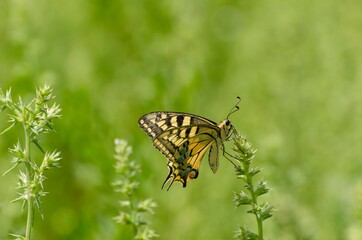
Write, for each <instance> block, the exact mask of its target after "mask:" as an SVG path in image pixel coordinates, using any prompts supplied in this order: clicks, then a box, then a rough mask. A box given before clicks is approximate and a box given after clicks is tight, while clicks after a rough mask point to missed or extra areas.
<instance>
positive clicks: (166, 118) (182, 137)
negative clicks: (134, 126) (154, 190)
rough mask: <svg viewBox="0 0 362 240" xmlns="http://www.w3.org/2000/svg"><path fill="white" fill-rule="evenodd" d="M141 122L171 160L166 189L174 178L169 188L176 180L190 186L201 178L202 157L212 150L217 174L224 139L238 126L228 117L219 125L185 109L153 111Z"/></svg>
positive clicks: (158, 146)
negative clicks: (184, 110) (193, 181)
mask: <svg viewBox="0 0 362 240" xmlns="http://www.w3.org/2000/svg"><path fill="white" fill-rule="evenodd" d="M236 108H237V106H236ZM229 115H230V114H229ZM138 124H139V126H140V127H141V128H142V129H143V130H144V131H145V132H146V133H147V134H148V136H149V137H150V138H151V139H152V141H153V145H154V146H155V147H156V148H157V149H158V150H160V151H161V152H162V154H164V155H165V156H166V158H167V159H168V163H167V166H168V168H169V170H170V172H169V174H168V176H167V177H166V180H165V181H164V183H163V185H162V188H163V187H164V186H165V184H166V183H167V182H168V181H171V183H170V185H169V186H168V188H167V189H169V188H170V187H171V185H172V184H173V183H174V182H175V181H178V182H181V184H182V185H183V187H186V185H187V182H188V181H189V180H190V179H195V178H197V177H198V175H199V169H200V163H201V160H202V158H203V156H204V155H205V153H206V152H207V151H208V150H209V165H210V168H211V170H212V171H213V172H214V173H215V172H216V171H217V169H218V165H219V149H220V148H223V142H224V141H225V140H227V139H228V138H229V136H230V135H231V133H232V132H233V131H232V129H234V128H233V127H232V125H231V123H230V121H229V120H228V119H226V120H224V121H221V122H220V123H219V124H217V123H215V122H213V121H211V120H208V119H206V118H204V117H200V116H197V115H193V114H188V113H182V112H151V113H148V114H145V115H143V116H142V117H141V118H140V119H139V120H138ZM234 130H235V129H234Z"/></svg>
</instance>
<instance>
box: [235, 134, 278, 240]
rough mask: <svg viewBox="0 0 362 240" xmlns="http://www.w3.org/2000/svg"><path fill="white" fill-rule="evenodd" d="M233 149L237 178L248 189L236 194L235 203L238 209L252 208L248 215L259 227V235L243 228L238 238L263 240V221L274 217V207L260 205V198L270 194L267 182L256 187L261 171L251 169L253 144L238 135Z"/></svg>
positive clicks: (253, 153)
mask: <svg viewBox="0 0 362 240" xmlns="http://www.w3.org/2000/svg"><path fill="white" fill-rule="evenodd" d="M233 149H234V151H235V152H236V155H235V156H234V158H235V159H236V160H237V164H236V165H235V170H236V176H237V178H238V179H241V180H242V181H243V182H244V183H245V186H244V188H245V189H246V192H245V191H244V190H241V191H240V192H236V193H235V194H234V202H235V205H236V206H237V207H239V206H241V205H247V206H250V209H249V210H248V211H247V213H251V214H253V215H254V216H255V219H256V222H257V226H258V234H256V233H254V232H252V231H250V230H249V229H248V228H247V227H245V226H243V227H240V228H239V229H238V230H237V233H236V237H237V238H238V239H242V240H263V239H264V237H263V234H264V233H263V221H264V220H266V219H268V218H270V217H272V211H273V207H272V206H269V204H268V203H262V204H260V203H259V202H258V198H259V197H260V196H262V195H264V194H266V193H268V192H269V188H268V187H267V185H266V181H259V182H258V183H257V185H256V186H254V183H253V177H254V176H255V175H257V174H258V173H260V169H258V168H256V167H251V163H252V161H253V159H254V156H255V153H256V149H253V148H252V145H251V143H250V142H248V141H247V140H246V138H244V137H240V136H239V135H236V136H235V138H234V148H233Z"/></svg>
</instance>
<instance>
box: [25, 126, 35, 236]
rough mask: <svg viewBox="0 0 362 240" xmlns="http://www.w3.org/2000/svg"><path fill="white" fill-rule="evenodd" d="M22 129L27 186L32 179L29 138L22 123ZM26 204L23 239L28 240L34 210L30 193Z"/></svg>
mask: <svg viewBox="0 0 362 240" xmlns="http://www.w3.org/2000/svg"><path fill="white" fill-rule="evenodd" d="M23 128H24V135H25V157H26V161H25V165H26V178H27V181H28V183H27V184H29V181H30V179H32V174H31V160H30V136H29V133H28V129H27V127H26V126H25V123H23ZM27 204H28V216H27V221H26V232H25V239H26V240H30V236H31V228H32V226H33V219H34V208H33V198H32V196H31V192H28V193H27Z"/></svg>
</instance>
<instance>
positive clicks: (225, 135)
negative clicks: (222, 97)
mask: <svg viewBox="0 0 362 240" xmlns="http://www.w3.org/2000/svg"><path fill="white" fill-rule="evenodd" d="M218 127H219V128H220V129H221V131H220V135H221V139H222V141H225V140H228V139H229V138H230V136H231V135H232V134H233V133H234V131H235V128H234V126H233V125H232V124H231V122H230V120H229V119H225V120H223V121H221V122H220V123H219V124H218Z"/></svg>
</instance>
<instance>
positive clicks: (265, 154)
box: [0, 0, 362, 240]
mask: <svg viewBox="0 0 362 240" xmlns="http://www.w3.org/2000/svg"><path fill="white" fill-rule="evenodd" d="M361 9H362V2H361V1H357V0H347V1H333V0H329V1H328V0H324V1H313V0H305V1H298V0H285V1H268V0H261V1H248V0H244V1H228V0H211V1H210V0H208V1H205V0H201V1H162V0H161V1H147V0H129V1H99V0H98V1H96V0H90V1H84V0H80V1H70V0H65V1H44V0H34V1H26V0H3V1H0V83H1V85H0V87H1V88H2V89H3V90H6V89H8V88H10V87H11V88H12V91H13V94H14V98H15V97H16V96H17V95H21V96H22V97H23V98H25V99H27V98H30V97H32V96H33V94H34V92H35V88H36V87H37V86H40V85H42V84H44V83H48V84H50V85H51V87H52V88H54V93H55V95H56V96H57V99H56V102H58V103H59V104H60V105H61V108H62V109H63V111H62V119H60V120H57V121H56V124H55V128H56V130H57V133H56V134H49V135H47V136H45V137H43V138H42V143H43V145H44V146H45V148H46V149H54V148H57V149H58V150H60V151H61V152H62V157H63V159H62V161H61V165H62V168H61V169H56V170H52V171H49V172H48V173H47V176H48V179H47V181H46V182H45V190H46V191H48V192H49V194H48V195H47V196H46V197H44V198H43V202H42V203H43V212H44V215H45V219H44V220H42V219H41V218H40V216H39V214H38V213H36V217H35V228H34V234H33V236H34V239H40V240H42V239H129V237H127V236H129V235H127V232H129V229H128V228H127V227H123V226H119V225H117V224H115V222H114V220H113V219H112V218H113V217H114V216H116V215H117V214H118V210H119V206H118V201H119V200H120V199H121V196H120V195H119V194H116V193H114V192H113V189H112V186H111V182H112V181H113V180H114V179H115V173H114V168H113V166H114V164H115V160H114V159H113V158H112V155H113V139H114V138H116V137H121V138H124V139H126V140H128V141H129V143H130V144H131V145H132V146H133V150H134V153H133V154H132V155H131V158H132V159H133V160H135V161H137V162H138V163H139V164H141V166H142V174H140V176H139V177H140V178H139V180H140V189H139V192H138V195H139V196H140V197H142V198H144V197H152V198H153V199H154V200H155V201H156V202H157V203H158V208H157V209H156V214H155V215H153V216H151V217H150V218H149V219H150V220H151V221H152V225H151V226H152V228H153V229H155V230H156V232H157V233H158V234H159V235H160V238H159V239H167V240H168V239H172V240H173V239H175V240H178V239H198V240H199V239H231V238H232V236H233V235H234V231H235V230H236V228H237V226H238V225H247V226H249V227H254V222H255V221H254V219H253V218H252V216H251V215H250V216H249V214H248V215H247V214H245V210H246V208H243V207H241V208H237V209H235V207H234V204H233V202H232V198H233V192H234V191H238V190H239V189H240V187H241V182H239V181H238V180H236V179H235V175H234V172H233V168H232V166H231V165H230V164H229V163H228V162H227V161H226V160H225V159H224V158H221V161H220V168H219V170H218V173H217V174H216V175H214V174H212V172H211V170H210V169H209V167H208V164H207V161H206V159H205V160H204V161H203V163H202V167H201V171H200V175H199V178H198V179H197V180H194V181H191V182H190V183H189V185H188V187H187V188H185V189H183V188H182V187H181V186H180V185H179V184H174V186H173V187H172V188H171V189H170V191H168V192H167V191H165V190H161V189H160V187H161V184H162V182H163V181H164V179H165V177H166V175H167V174H168V169H167V167H166V159H165V158H164V156H163V155H161V154H160V153H159V152H158V151H157V150H155V149H154V148H153V147H152V144H151V141H150V139H149V138H148V137H147V136H146V134H145V133H143V132H142V131H141V130H140V129H139V128H138V126H137V120H138V118H139V117H140V116H141V115H143V114H145V113H147V112H150V111H155V110H169V111H184V112H190V113H194V114H198V115H202V116H205V117H207V118H209V119H211V120H214V121H216V122H218V121H220V120H223V119H224V118H225V117H226V115H227V113H228V111H229V109H230V108H231V107H232V106H233V105H234V104H235V100H236V96H240V97H241V98H242V102H241V104H240V107H241V110H240V111H238V112H237V113H235V114H233V115H232V117H231V120H232V122H233V124H234V125H235V127H236V128H237V129H238V131H239V132H241V133H243V134H245V135H246V136H247V138H248V139H249V140H250V141H251V142H252V143H253V144H254V147H256V148H257V149H258V152H257V156H256V158H255V162H254V164H256V165H257V166H259V167H261V168H262V169H263V171H262V174H261V175H262V178H263V179H264V180H267V181H268V185H269V186H270V187H271V188H272V191H271V192H270V194H267V195H266V196H265V197H264V198H263V199H262V200H263V201H268V202H269V203H270V204H271V205H273V206H275V208H276V212H275V216H274V217H273V218H272V219H269V220H267V221H266V222H265V236H266V238H267V239H283V240H284V239H328V240H333V239H349V240H357V239H362V151H361V143H362V124H361V119H362V107H361V105H362V104H361V103H362V94H361V92H362V14H361ZM6 121H7V118H6V113H1V115H0V128H1V129H5V128H6V127H7V126H8V125H7V122H6ZM20 134H21V131H19V129H17V130H15V129H14V130H12V131H11V132H8V133H6V134H5V135H2V136H0V171H1V173H3V172H5V170H7V169H8V168H9V167H10V166H11V163H10V160H11V157H12V156H11V155H10V154H9V153H8V148H9V147H11V146H12V145H13V143H14V142H16V139H17V138H18V136H20ZM230 145H231V144H227V147H228V148H229V149H230V147H231V146H230ZM229 151H230V150H229ZM0 179H1V180H0V239H8V238H9V236H8V233H9V232H12V233H22V231H24V228H25V227H24V226H25V218H26V216H25V214H24V213H22V212H21V206H20V204H16V203H15V204H14V203H10V201H11V200H12V199H14V198H16V196H17V195H16V191H15V188H16V186H17V185H16V183H17V173H16V172H13V173H12V174H9V175H6V176H4V177H0Z"/></svg>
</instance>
